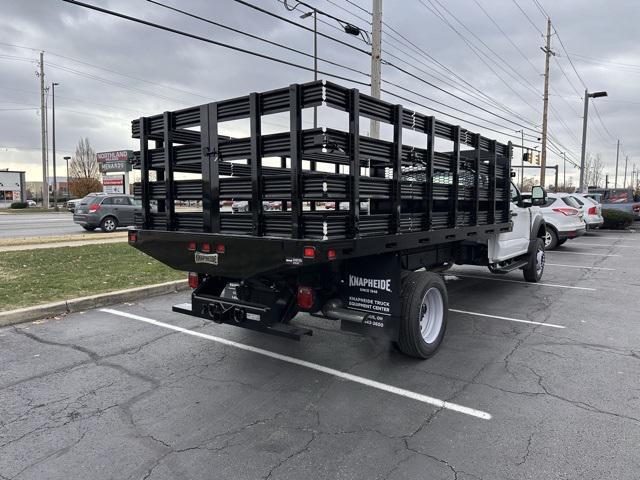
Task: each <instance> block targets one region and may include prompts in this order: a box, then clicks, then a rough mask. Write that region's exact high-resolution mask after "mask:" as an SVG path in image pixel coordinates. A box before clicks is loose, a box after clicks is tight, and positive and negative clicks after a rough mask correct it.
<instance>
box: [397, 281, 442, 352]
mask: <svg viewBox="0 0 640 480" xmlns="http://www.w3.org/2000/svg"><path fill="white" fill-rule="evenodd" d="M427 294H429V299H427V298H426V297H427ZM438 294H439V295H438ZM423 300H424V301H427V302H429V301H430V300H432V301H433V302H434V303H432V305H434V307H433V308H432V309H431V312H433V315H434V317H432V318H433V322H435V323H433V322H430V323H431V326H432V330H431V331H428V332H427V333H428V335H427V339H425V337H424V336H423V334H422V329H421V324H420V318H421V316H422V315H423V314H424V313H425V311H424V308H428V306H427V307H423ZM400 301H401V306H402V313H401V319H400V332H399V336H398V343H397V345H398V348H399V349H400V351H401V352H402V353H404V354H405V355H409V356H411V357H415V358H421V359H425V358H429V357H431V356H432V355H433V354H434V353H436V351H437V350H438V347H439V346H440V344H441V343H442V339H443V337H444V332H445V330H446V328H447V314H448V311H449V301H448V297H447V287H446V286H445V284H444V281H443V280H442V277H440V276H439V275H437V274H435V273H432V272H411V273H409V274H408V275H406V276H404V278H403V280H402V294H401V299H400ZM426 311H427V312H428V311H429V310H426ZM425 321H427V320H425ZM427 340H428V341H427Z"/></svg>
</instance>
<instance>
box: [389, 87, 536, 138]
mask: <svg viewBox="0 0 640 480" xmlns="http://www.w3.org/2000/svg"><path fill="white" fill-rule="evenodd" d="M385 83H386V84H389V85H392V86H394V87H396V88H399V89H400V90H402V91H405V92H408V93H412V94H413V95H416V96H418V97H420V98H423V99H425V100H429V101H430V102H434V103H436V104H438V105H442V106H445V107H448V108H450V109H452V110H453V111H455V112H459V113H462V114H464V115H467V116H469V117H472V118H476V119H478V120H482V121H484V122H487V123H490V124H492V125H496V126H498V127H500V128H506V129H507V130H511V127H509V126H507V125H502V124H500V123H496V122H494V121H492V120H489V119H487V118H484V117H479V116H478V115H474V114H472V113H468V112H466V111H464V110H461V109H459V108H455V107H452V106H451V105H447V104H446V103H443V102H440V101H438V100H435V99H433V98H430V97H427V96H426V95H423V94H421V93H418V92H416V91H415V90H411V89H410V88H407V87H403V86H402V85H398V84H397V83H394V82H390V81H389V80H385ZM425 108H429V109H430V110H433V111H434V112H438V113H442V114H444V115H448V116H450V117H451V118H455V119H456V120H461V121H463V122H466V121H467V120H465V119H462V118H458V117H454V116H453V115H451V114H449V113H446V112H442V111H438V110H436V109H435V108H433V107H431V106H425ZM515 125H517V126H519V127H522V128H526V129H527V130H532V129H530V128H528V127H525V126H523V125H518V124H515ZM532 131H533V132H535V133H536V135H532V134H529V133H525V135H528V136H530V137H533V138H537V136H538V135H537V134H538V133H539V132H537V131H535V130H532Z"/></svg>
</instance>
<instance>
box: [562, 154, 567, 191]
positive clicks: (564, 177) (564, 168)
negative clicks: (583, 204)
mask: <svg viewBox="0 0 640 480" xmlns="http://www.w3.org/2000/svg"><path fill="white" fill-rule="evenodd" d="M562 158H563V160H564V163H563V165H562V189H563V190H566V189H567V152H562Z"/></svg>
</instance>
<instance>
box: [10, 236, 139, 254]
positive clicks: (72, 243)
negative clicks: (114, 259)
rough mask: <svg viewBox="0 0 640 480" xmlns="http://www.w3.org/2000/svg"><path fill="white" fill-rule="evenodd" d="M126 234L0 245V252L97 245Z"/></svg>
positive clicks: (120, 241) (114, 241)
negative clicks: (110, 236) (91, 238)
mask: <svg viewBox="0 0 640 480" xmlns="http://www.w3.org/2000/svg"><path fill="white" fill-rule="evenodd" d="M126 241H127V237H126V236H120V237H115V238H97V239H95V240H68V241H63V242H45V243H33V244H27V245H24V244H23V245H0V252H17V251H22V250H36V249H38V248H60V247H81V246H83V245H99V244H104V243H123V242H126Z"/></svg>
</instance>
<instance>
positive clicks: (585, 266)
mask: <svg viewBox="0 0 640 480" xmlns="http://www.w3.org/2000/svg"><path fill="white" fill-rule="evenodd" d="M544 265H545V266H547V265H551V266H552V267H567V268H588V269H591V270H609V271H611V272H615V270H616V269H615V268H605V267H590V266H588V265H564V264H562V263H549V262H545V264H544Z"/></svg>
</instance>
